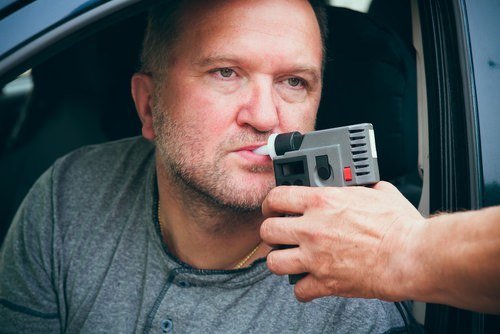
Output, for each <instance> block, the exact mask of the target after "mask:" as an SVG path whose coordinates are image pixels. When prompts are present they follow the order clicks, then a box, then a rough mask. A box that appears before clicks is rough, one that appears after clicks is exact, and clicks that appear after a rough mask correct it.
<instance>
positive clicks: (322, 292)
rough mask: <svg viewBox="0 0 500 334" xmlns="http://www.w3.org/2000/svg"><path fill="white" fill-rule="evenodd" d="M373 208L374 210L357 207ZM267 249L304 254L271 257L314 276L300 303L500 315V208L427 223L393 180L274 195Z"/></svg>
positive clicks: (283, 268) (273, 265) (267, 208)
mask: <svg viewBox="0 0 500 334" xmlns="http://www.w3.org/2000/svg"><path fill="white" fill-rule="evenodd" d="M359 203H370V205H359ZM263 211H264V213H265V215H266V216H270V217H271V216H279V215H280V214H282V213H294V214H296V215H300V217H293V218H290V217H288V218H287V217H281V218H279V217H275V218H270V219H267V220H266V221H265V222H264V223H263V224H262V228H261V235H262V238H263V240H264V241H265V242H268V243H276V244H298V245H300V248H295V249H292V250H280V251H275V252H272V253H271V254H269V256H268V258H267V259H268V261H267V262H268V266H269V268H270V269H271V270H272V271H273V272H274V273H277V274H281V275H283V274H293V273H302V272H309V273H310V275H308V277H305V278H304V279H302V280H301V281H300V282H299V283H298V284H297V285H296V286H295V293H296V295H297V297H298V298H299V299H300V300H302V301H308V300H312V299H314V298H318V297H321V296H329V295H336V296H349V297H362V298H379V299H383V300H389V301H390V300H418V301H425V302H431V303H441V304H448V305H452V306H456V307H460V308H466V309H471V310H475V311H478V312H485V313H496V314H500V281H499V277H500V207H498V206H497V207H492V208H485V209H482V210H477V211H470V212H459V213H453V214H441V215H437V216H433V217H430V218H428V219H424V218H423V217H422V216H421V215H420V213H419V212H418V211H417V210H416V209H415V208H414V207H413V206H412V205H411V204H410V203H409V202H408V201H407V200H406V199H405V198H404V197H403V196H402V195H401V194H400V193H399V191H397V189H396V188H395V187H394V186H392V185H391V184H389V183H387V182H380V183H378V184H377V185H375V186H374V187H373V189H371V188H366V187H346V188H328V189H326V188H321V189H304V188H297V187H287V188H286V189H283V187H281V188H276V189H273V190H272V191H271V193H270V194H269V196H268V197H267V198H266V200H265V202H264V204H263Z"/></svg>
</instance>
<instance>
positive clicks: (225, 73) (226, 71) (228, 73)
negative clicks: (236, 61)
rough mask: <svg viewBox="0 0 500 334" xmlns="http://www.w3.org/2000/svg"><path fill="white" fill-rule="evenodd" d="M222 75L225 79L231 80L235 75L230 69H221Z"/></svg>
mask: <svg viewBox="0 0 500 334" xmlns="http://www.w3.org/2000/svg"><path fill="white" fill-rule="evenodd" d="M218 71H219V73H220V75H221V76H222V77H224V78H230V77H231V76H232V75H233V74H234V71H233V70H232V69H230V68H227V67H225V68H221V69H220V70H218Z"/></svg>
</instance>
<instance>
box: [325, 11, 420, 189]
mask: <svg viewBox="0 0 500 334" xmlns="http://www.w3.org/2000/svg"><path fill="white" fill-rule="evenodd" d="M327 13H328V20H329V30H330V32H329V36H328V39H327V42H326V44H327V45H326V47H327V58H326V59H327V60H326V67H325V73H324V74H325V76H324V86H323V97H322V101H321V104H320V108H319V111H318V121H317V128H318V129H324V128H330V127H337V126H344V125H350V124H355V123H372V124H373V126H374V129H375V137H376V142H377V151H378V158H379V159H378V161H379V168H380V174H381V178H382V179H384V180H393V179H396V178H398V177H400V176H403V175H405V174H408V173H410V172H412V171H413V170H415V168H416V166H417V152H418V151H417V150H418V145H417V92H416V66H415V59H414V53H413V52H412V50H410V49H409V48H408V47H407V46H406V45H405V43H403V42H402V41H401V40H400V38H399V37H398V36H397V35H396V34H395V33H393V32H392V31H390V30H389V29H388V28H386V27H385V26H383V25H381V24H378V23H377V22H375V21H374V20H373V19H371V18H370V17H369V16H368V15H366V14H363V13H360V12H355V11H352V10H349V9H346V8H338V7H328V8H327Z"/></svg>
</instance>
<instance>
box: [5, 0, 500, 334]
mask: <svg viewBox="0 0 500 334" xmlns="http://www.w3.org/2000/svg"><path fill="white" fill-rule="evenodd" d="M154 2H155V1H152V0H148V1H139V0H108V1H95V0H65V1H53V0H52V1H49V0H34V1H20V0H4V1H2V2H1V3H0V36H1V38H0V87H2V92H1V94H0V172H1V175H2V178H1V179H0V196H1V199H0V203H1V204H0V241H1V240H2V239H3V237H4V235H5V233H6V232H7V229H8V226H9V224H10V221H11V220H12V218H13V216H14V214H15V211H16V208H17V206H18V205H19V204H20V203H21V201H22V199H23V197H24V196H25V195H26V193H27V192H28V190H29V188H30V187H31V185H32V184H33V183H34V182H35V180H36V179H37V178H38V177H39V176H40V175H41V174H42V173H43V171H44V170H46V169H47V168H48V167H49V166H50V165H51V164H52V163H53V162H54V161H55V159H57V158H58V157H59V156H62V155H64V154H66V153H68V152H70V151H71V150H73V149H76V148H77V147H79V146H82V145H88V144H94V143H99V142H103V141H108V140H114V139H119V138H123V137H128V136H136V135H140V129H141V127H140V122H139V121H138V118H137V117H136V115H135V108H134V105H133V101H132V99H131V97H130V93H129V92H130V88H129V87H130V77H131V75H132V73H134V71H136V70H137V68H138V53H139V50H140V47H141V38H142V35H143V32H144V29H145V24H146V11H147V9H148V8H149V7H150V6H151V4H152V3H154ZM360 3H362V5H360ZM349 5H351V8H347V7H348V6H349ZM353 6H356V9H357V10H353V9H352V8H354V7H353ZM359 10H361V11H359ZM327 14H328V17H329V30H330V33H329V36H328V38H327V41H326V48H327V57H326V61H325V70H324V88H323V97H322V101H321V105H320V109H319V112H318V120H317V128H318V129H325V128H332V127H337V126H343V125H350V124H356V123H372V124H373V126H374V129H375V133H376V138H377V151H378V155H379V159H378V160H379V167H380V175H381V178H382V179H384V180H388V181H390V182H392V183H393V184H395V185H396V186H397V187H398V188H399V189H400V191H401V192H402V193H403V194H404V195H405V196H406V197H407V198H408V200H409V201H410V202H412V203H413V204H414V205H415V206H416V207H418V208H419V210H420V212H421V213H422V214H423V215H426V216H428V215H432V214H434V213H437V212H443V211H446V212H452V211H460V210H467V209H478V208H482V207H486V206H493V205H499V204H500V167H499V166H500V145H499V143H500V131H498V130H497V127H498V126H499V125H500V99H499V98H498V93H497V91H498V89H499V87H500V43H498V42H496V41H497V40H496V38H498V37H497V36H498V34H499V32H500V22H499V21H498V20H497V18H498V17H499V16H500V6H499V5H498V2H496V1H492V0H485V1H472V0H450V1H436V0H372V1H362V2H360V1H358V2H356V1H338V0H337V1H335V0H332V1H330V4H329V5H328V6H327ZM443 247H446V241H445V240H443ZM499 265H500V264H499ZM414 315H415V317H416V318H417V320H418V321H419V322H421V323H423V324H424V325H425V328H426V329H427V330H428V332H430V333H498V332H499V331H500V317H499V316H493V315H486V314H481V313H475V312H469V311H465V310H460V309H456V308H453V307H449V306H444V305H435V304H423V303H415V306H414Z"/></svg>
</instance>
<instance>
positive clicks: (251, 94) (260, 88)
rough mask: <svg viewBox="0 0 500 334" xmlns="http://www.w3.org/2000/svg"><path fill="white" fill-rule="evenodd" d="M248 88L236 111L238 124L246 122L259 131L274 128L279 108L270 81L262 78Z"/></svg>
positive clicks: (267, 130)
mask: <svg viewBox="0 0 500 334" xmlns="http://www.w3.org/2000/svg"><path fill="white" fill-rule="evenodd" d="M248 88H249V89H248V91H247V92H246V93H247V94H245V95H247V96H246V98H245V100H246V101H245V102H244V103H243V105H241V108H240V110H239V112H238V117H237V123H238V125H240V126H243V125H246V124H247V125H250V126H252V127H253V128H255V129H256V130H257V131H259V132H269V131H272V130H274V129H275V128H276V127H277V126H278V125H279V109H278V104H277V96H276V93H275V92H274V90H273V84H272V82H266V81H264V80H262V81H261V82H254V83H253V84H252V85H250V87H248Z"/></svg>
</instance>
